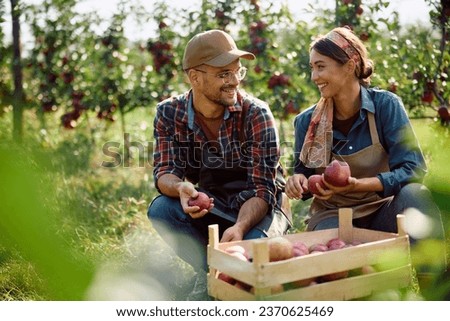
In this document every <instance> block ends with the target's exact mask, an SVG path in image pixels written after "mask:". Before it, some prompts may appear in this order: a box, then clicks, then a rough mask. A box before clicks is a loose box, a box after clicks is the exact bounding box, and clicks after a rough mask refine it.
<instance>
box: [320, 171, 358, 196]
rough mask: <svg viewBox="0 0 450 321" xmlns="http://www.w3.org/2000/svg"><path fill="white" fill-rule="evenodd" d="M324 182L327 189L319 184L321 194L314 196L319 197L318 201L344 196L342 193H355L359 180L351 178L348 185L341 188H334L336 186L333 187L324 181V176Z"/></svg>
mask: <svg viewBox="0 0 450 321" xmlns="http://www.w3.org/2000/svg"><path fill="white" fill-rule="evenodd" d="M322 181H323V183H324V184H325V186H326V187H327V188H326V189H324V188H322V187H321V186H320V185H319V184H317V189H318V190H319V192H320V194H314V196H315V197H317V198H318V199H321V200H324V201H326V200H328V199H330V198H331V196H333V195H334V194H342V193H346V192H350V191H353V190H354V189H355V186H356V183H357V182H358V180H357V179H356V178H354V177H349V178H348V184H347V185H345V186H342V187H341V186H334V185H331V184H330V183H327V182H326V181H325V180H324V179H323V176H322Z"/></svg>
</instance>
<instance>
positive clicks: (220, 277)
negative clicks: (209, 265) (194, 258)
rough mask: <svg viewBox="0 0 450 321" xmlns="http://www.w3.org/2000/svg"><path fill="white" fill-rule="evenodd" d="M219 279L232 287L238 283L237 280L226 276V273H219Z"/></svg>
mask: <svg viewBox="0 0 450 321" xmlns="http://www.w3.org/2000/svg"><path fill="white" fill-rule="evenodd" d="M217 278H218V279H219V280H222V281H224V282H227V283H229V284H232V285H234V284H235V283H236V280H235V279H233V278H232V277H231V276H229V275H228V274H225V273H222V272H219V275H218V276H217Z"/></svg>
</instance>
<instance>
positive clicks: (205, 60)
mask: <svg viewBox="0 0 450 321" xmlns="http://www.w3.org/2000/svg"><path fill="white" fill-rule="evenodd" d="M241 57H242V58H245V59H249V60H253V59H255V55H254V54H252V53H250V52H247V51H243V50H239V49H238V48H237V46H236V43H235V42H234V40H233V38H231V36H230V35H229V34H227V33H225V32H223V31H222V30H209V31H205V32H202V33H199V34H197V35H195V36H194V37H192V39H191V40H189V42H188V44H187V46H186V49H185V51H184V56H183V69H184V70H187V69H190V68H193V67H196V66H199V65H202V64H205V65H209V66H213V67H223V66H226V65H228V64H230V63H232V62H233V61H235V60H236V59H238V58H241Z"/></svg>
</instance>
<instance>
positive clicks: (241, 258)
mask: <svg viewBox="0 0 450 321" xmlns="http://www.w3.org/2000/svg"><path fill="white" fill-rule="evenodd" d="M230 255H231V256H234V257H235V258H238V259H239V260H241V261H248V258H247V256H245V254H242V253H239V252H232V253H230Z"/></svg>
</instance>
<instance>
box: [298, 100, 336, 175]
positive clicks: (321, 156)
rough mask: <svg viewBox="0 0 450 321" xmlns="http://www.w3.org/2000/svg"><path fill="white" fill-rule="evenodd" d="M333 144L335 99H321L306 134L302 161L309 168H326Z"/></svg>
mask: <svg viewBox="0 0 450 321" xmlns="http://www.w3.org/2000/svg"><path fill="white" fill-rule="evenodd" d="M332 144H333V99H332V98H320V100H319V102H318V103H317V105H316V109H315V110H314V112H313V114H312V116H311V121H310V123H309V126H308V130H307V132H306V136H305V141H304V143H303V147H302V150H301V152H300V161H301V162H302V163H303V164H304V165H305V166H306V167H308V168H319V167H326V166H327V165H328V163H329V161H330V157H331V146H332Z"/></svg>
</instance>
